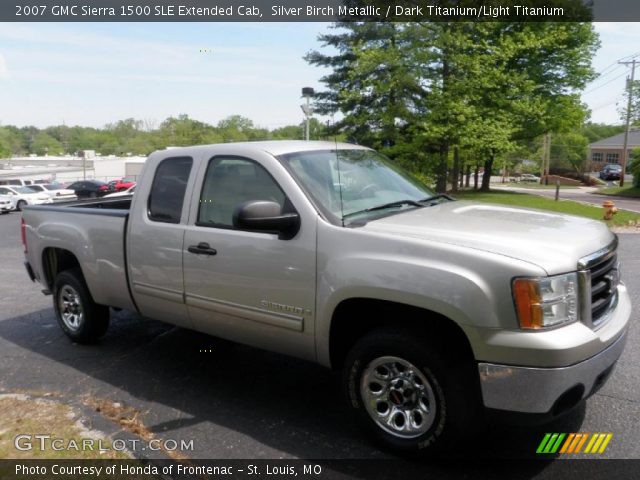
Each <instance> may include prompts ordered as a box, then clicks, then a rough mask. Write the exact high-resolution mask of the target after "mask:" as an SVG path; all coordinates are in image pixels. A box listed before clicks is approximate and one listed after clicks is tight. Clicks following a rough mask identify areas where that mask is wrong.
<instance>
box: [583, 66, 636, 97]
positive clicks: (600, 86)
mask: <svg viewBox="0 0 640 480" xmlns="http://www.w3.org/2000/svg"><path fill="white" fill-rule="evenodd" d="M626 74H627V71H626V70H625V71H624V72H622V73H621V74H620V75H618V76H617V77H613V78H612V79H611V80H609V81H608V82H605V83H602V84H600V85H598V86H597V87H595V88H591V89H589V90H587V91H586V92H584V93H583V95H586V94H587V93H591V92H595V91H596V90H599V89H601V88H602V87H604V86H606V85H609V84H610V83H611V82H613V81H615V80H617V79H619V78H620V77H624V76H625V75H626Z"/></svg>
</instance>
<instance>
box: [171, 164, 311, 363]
mask: <svg viewBox="0 0 640 480" xmlns="http://www.w3.org/2000/svg"><path fill="white" fill-rule="evenodd" d="M272 161H273V162H276V160H275V159H272ZM265 163H268V162H265ZM271 166H272V167H273V165H271ZM267 168H268V165H265V164H264V163H261V162H259V161H258V160H256V159H250V158H245V157H237V156H224V155H222V156H215V157H213V158H211V159H210V160H209V161H208V164H207V166H206V172H205V174H204V179H203V182H202V185H201V186H200V190H199V198H198V199H197V201H196V202H197V212H195V208H194V210H192V217H194V218H193V219H192V220H191V221H190V224H189V225H188V226H187V230H186V232H185V239H184V247H183V259H184V260H183V263H184V282H185V299H186V304H187V308H188V310H189V314H190V317H191V319H192V322H193V325H194V328H196V329H198V330H201V331H204V332H208V333H211V334H213V335H216V336H219V337H223V338H227V339H230V340H236V341H239V342H241V343H246V344H249V345H253V346H257V347H262V348H266V349H269V350H275V351H280V352H283V353H288V354H291V355H295V356H298V357H302V358H308V359H313V358H315V348H314V340H313V318H314V303H315V274H316V273H315V246H316V240H315V237H316V234H315V232H316V223H315V222H316V219H315V218H313V217H311V218H301V228H300V230H299V232H298V234H297V235H296V236H295V237H294V238H292V239H289V240H283V239H279V238H278V235H276V234H271V233H257V232H251V231H245V230H240V229H237V228H235V227H234V226H233V220H232V217H233V212H234V210H235V208H236V207H237V206H238V205H239V204H241V203H243V202H246V201H250V200H270V201H275V202H277V203H279V204H280V206H281V208H282V211H283V212H286V211H292V210H295V205H293V204H292V203H291V200H290V197H289V196H288V195H287V194H286V192H285V190H284V189H283V188H282V187H281V186H280V184H279V183H278V182H277V181H276V180H275V179H274V176H272V175H271V174H270V172H269V170H268V169H267ZM299 213H300V212H299Z"/></svg>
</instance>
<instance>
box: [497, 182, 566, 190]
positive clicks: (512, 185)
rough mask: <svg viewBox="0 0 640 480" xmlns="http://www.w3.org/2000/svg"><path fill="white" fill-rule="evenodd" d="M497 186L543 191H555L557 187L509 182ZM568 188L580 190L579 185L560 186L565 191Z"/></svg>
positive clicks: (534, 183) (553, 185)
mask: <svg viewBox="0 0 640 480" xmlns="http://www.w3.org/2000/svg"><path fill="white" fill-rule="evenodd" d="M496 185H501V186H505V187H515V188H532V189H543V190H555V189H556V185H555V183H554V184H551V183H549V185H545V184H544V183H536V182H507V183H498V184H496ZM567 188H578V186H577V185H560V190H564V189H567Z"/></svg>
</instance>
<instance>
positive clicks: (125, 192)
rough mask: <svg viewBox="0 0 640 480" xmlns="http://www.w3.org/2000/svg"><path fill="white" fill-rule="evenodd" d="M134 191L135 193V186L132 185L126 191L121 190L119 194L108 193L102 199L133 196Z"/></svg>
mask: <svg viewBox="0 0 640 480" xmlns="http://www.w3.org/2000/svg"><path fill="white" fill-rule="evenodd" d="M135 191H136V185H135V183H134V184H133V185H132V186H130V187H129V188H127V189H126V190H123V191H121V192H115V193H109V194H108V195H105V196H104V198H107V197H124V196H127V195H133V193H134V192H135Z"/></svg>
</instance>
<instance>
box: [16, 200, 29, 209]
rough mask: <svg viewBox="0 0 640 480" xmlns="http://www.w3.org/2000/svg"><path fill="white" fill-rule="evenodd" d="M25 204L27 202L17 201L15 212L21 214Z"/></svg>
mask: <svg viewBox="0 0 640 480" xmlns="http://www.w3.org/2000/svg"><path fill="white" fill-rule="evenodd" d="M26 204H27V202H25V201H24V200H18V203H16V210H17V211H19V212H21V211H22V209H23V208H24V206H25V205H26Z"/></svg>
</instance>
